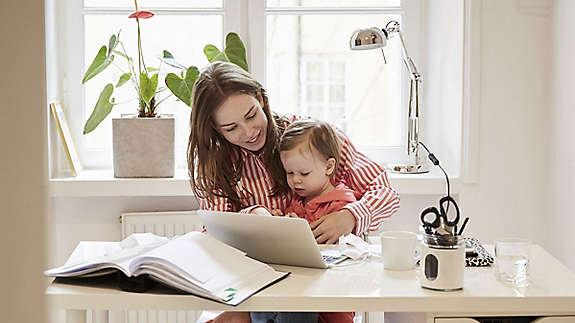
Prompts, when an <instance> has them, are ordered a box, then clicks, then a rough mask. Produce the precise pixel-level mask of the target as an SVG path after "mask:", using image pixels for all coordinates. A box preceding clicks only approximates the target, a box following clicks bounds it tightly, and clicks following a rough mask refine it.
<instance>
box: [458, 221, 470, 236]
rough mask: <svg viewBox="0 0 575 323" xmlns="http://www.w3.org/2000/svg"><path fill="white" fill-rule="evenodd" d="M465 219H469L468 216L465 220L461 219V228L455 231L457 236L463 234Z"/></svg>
mask: <svg viewBox="0 0 575 323" xmlns="http://www.w3.org/2000/svg"><path fill="white" fill-rule="evenodd" d="M467 221H469V217H466V218H465V220H463V224H462V225H461V229H459V232H458V233H457V235H458V236H460V235H461V234H463V230H464V229H465V226H466V225H467Z"/></svg>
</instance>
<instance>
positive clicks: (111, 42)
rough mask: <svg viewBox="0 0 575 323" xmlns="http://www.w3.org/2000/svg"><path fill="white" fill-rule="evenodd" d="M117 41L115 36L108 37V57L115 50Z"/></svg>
mask: <svg viewBox="0 0 575 323" xmlns="http://www.w3.org/2000/svg"><path fill="white" fill-rule="evenodd" d="M118 40H119V39H118V38H117V37H116V35H112V36H110V40H109V41H108V56H110V55H112V51H113V50H114V48H116V45H118Z"/></svg>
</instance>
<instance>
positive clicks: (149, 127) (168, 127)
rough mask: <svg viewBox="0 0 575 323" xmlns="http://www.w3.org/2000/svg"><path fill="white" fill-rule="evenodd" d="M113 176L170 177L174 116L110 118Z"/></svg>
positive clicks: (172, 166)
mask: <svg viewBox="0 0 575 323" xmlns="http://www.w3.org/2000/svg"><path fill="white" fill-rule="evenodd" d="M112 132H113V137H114V138H113V140H114V176H115V177H129V178H134V177H174V136H175V130H174V118H172V117H171V116H169V117H158V118H138V117H122V118H115V119H112Z"/></svg>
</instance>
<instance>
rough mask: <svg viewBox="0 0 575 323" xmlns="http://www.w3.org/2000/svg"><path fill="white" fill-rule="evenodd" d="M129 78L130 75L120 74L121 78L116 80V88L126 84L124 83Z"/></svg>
mask: <svg viewBox="0 0 575 323" xmlns="http://www.w3.org/2000/svg"><path fill="white" fill-rule="evenodd" d="M130 77H132V73H124V74H122V76H120V79H119V80H118V84H116V87H120V86H122V85H124V83H126V82H128V80H130Z"/></svg>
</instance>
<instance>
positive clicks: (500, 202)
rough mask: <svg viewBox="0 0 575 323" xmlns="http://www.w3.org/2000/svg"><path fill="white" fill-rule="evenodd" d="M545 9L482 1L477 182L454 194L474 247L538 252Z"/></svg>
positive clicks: (544, 203)
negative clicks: (523, 245)
mask: <svg viewBox="0 0 575 323" xmlns="http://www.w3.org/2000/svg"><path fill="white" fill-rule="evenodd" d="M551 5H552V2H551V1H544V0H542V1H515V0H513V1H512V0H506V1H497V0H484V1H483V2H482V6H481V15H480V17H481V21H480V25H481V27H480V35H481V38H480V40H479V41H480V45H481V50H480V60H481V61H480V67H481V70H480V73H481V76H480V78H481V82H480V95H479V97H480V100H479V101H480V102H477V103H478V104H477V105H474V106H472V108H474V109H475V108H477V109H479V113H478V114H479V131H478V132H479V162H478V165H479V179H478V181H477V183H470V184H465V185H463V188H462V194H461V202H462V203H461V204H462V210H463V212H465V216H469V217H470V222H469V225H468V227H469V228H468V231H467V232H468V233H469V234H472V235H473V236H476V237H478V238H479V239H480V240H482V241H492V240H493V239H495V238H501V237H527V238H531V239H532V240H534V241H535V242H537V243H541V244H544V245H546V232H545V231H544V230H542V227H543V226H544V224H545V222H544V221H546V220H548V214H549V210H548V200H547V194H546V192H547V190H548V187H547V181H546V177H547V171H546V169H547V160H546V153H547V143H548V137H549V135H548V131H549V126H548V119H549V109H548V106H549V102H550V89H551V87H550V85H549V81H550V75H551V74H550V61H551V59H552V56H551V48H552V44H553V43H552V37H549V35H550V34H551V31H552V22H553V21H552V14H551V8H552V7H551ZM571 15H573V14H572V13H571ZM551 251H552V253H555V252H554V250H551ZM573 268H574V269H575V267H573Z"/></svg>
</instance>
